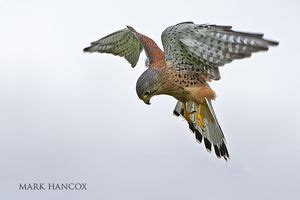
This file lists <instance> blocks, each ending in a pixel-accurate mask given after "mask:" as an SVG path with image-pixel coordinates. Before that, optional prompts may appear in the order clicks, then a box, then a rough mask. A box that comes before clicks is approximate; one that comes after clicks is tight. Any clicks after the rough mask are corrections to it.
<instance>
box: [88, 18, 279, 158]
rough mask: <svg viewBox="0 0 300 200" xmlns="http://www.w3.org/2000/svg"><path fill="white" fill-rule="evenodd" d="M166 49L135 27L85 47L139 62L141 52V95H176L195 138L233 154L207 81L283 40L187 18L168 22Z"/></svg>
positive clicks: (223, 154)
mask: <svg viewBox="0 0 300 200" xmlns="http://www.w3.org/2000/svg"><path fill="white" fill-rule="evenodd" d="M161 40H162V44H163V49H164V51H163V50H161V49H160V48H159V47H158V45H157V44H156V43H155V42H154V41H153V40H152V39H150V38H149V37H147V36H145V35H143V34H141V33H139V32H137V31H136V30H135V29H134V28H132V27H130V26H127V28H125V29H122V30H119V31H116V32H114V33H111V34H110V35H107V36H106V37H103V38H101V39H99V40H97V41H95V42H92V43H91V45H90V46H89V47H87V48H85V49H84V52H91V53H92V52H100V53H110V54H113V55H118V56H121V57H124V58H125V59H126V60H127V61H128V62H129V63H130V64H131V66H132V67H135V66H136V64H137V62H138V60H139V56H140V53H141V52H142V51H143V50H144V51H145V53H146V56H147V59H146V66H147V69H146V70H145V72H144V73H143V74H142V75H141V76H140V77H139V79H138V81H137V83H136V92H137V95H138V97H139V98H140V99H141V100H143V101H144V102H145V103H146V104H150V99H151V97H153V96H155V95H161V94H165V95H170V96H173V97H175V98H176V99H177V100H178V101H177V104H176V106H175V109H174V111H173V113H174V114H175V115H176V116H183V117H184V118H185V120H186V121H187V122H188V125H189V128H190V129H191V130H192V131H193V132H194V133H195V137H196V140H197V141H198V142H199V143H201V141H202V140H203V141H204V142H203V143H204V146H205V148H206V149H207V150H208V151H211V149H212V147H213V148H214V151H215V154H216V155H217V157H219V158H221V157H223V158H224V159H225V160H227V159H229V153H228V150H227V147H226V141H225V137H224V134H223V132H222V129H221V127H220V125H219V123H218V120H217V117H216V114H215V112H214V110H213V107H212V103H211V100H214V99H215V97H216V94H215V92H214V91H213V90H212V89H211V87H210V86H209V84H208V82H210V81H212V80H219V79H220V78H221V77H220V72H219V67H221V66H223V65H225V64H227V63H230V62H231V61H233V60H235V59H242V58H247V57H250V56H251V54H252V53H254V52H258V51H267V50H268V48H269V46H276V45H278V44H279V43H278V42H276V41H271V40H267V39H264V38H263V34H259V33H247V32H239V31H234V30H232V27H231V26H220V25H214V24H200V25H199V24H194V23H193V22H183V23H179V24H176V25H174V26H170V27H168V28H166V29H165V30H164V31H163V33H162V35H161Z"/></svg>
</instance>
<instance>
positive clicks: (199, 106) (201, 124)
mask: <svg viewBox="0 0 300 200" xmlns="http://www.w3.org/2000/svg"><path fill="white" fill-rule="evenodd" d="M196 117H197V121H198V124H199V126H200V127H201V128H202V129H203V128H204V123H203V120H202V116H201V104H198V105H197V115H196Z"/></svg>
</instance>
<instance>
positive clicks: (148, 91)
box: [136, 68, 160, 105]
mask: <svg viewBox="0 0 300 200" xmlns="http://www.w3.org/2000/svg"><path fill="white" fill-rule="evenodd" d="M159 76H160V71H159V70H157V69H153V68H148V69H147V70H146V71H145V72H144V73H143V74H142V75H141V76H140V77H139V79H138V80H137V83H136V93H137V95H138V97H139V98H140V99H141V100H143V101H144V102H145V104H148V105H150V99H151V97H152V96H154V95H156V94H157V92H158V90H159V87H160V85H159V81H158V80H159Z"/></svg>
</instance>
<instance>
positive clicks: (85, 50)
mask: <svg viewBox="0 0 300 200" xmlns="http://www.w3.org/2000/svg"><path fill="white" fill-rule="evenodd" d="M90 48H91V47H86V48H84V49H83V52H89V50H90Z"/></svg>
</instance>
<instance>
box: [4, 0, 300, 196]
mask: <svg viewBox="0 0 300 200" xmlns="http://www.w3.org/2000/svg"><path fill="white" fill-rule="evenodd" d="M299 9H300V3H299V1H296V0H294V1H293V0H291V1H271V0H270V1H259V0H253V1H241V0H227V1H199V0H197V1H157V2H155V1H147V2H142V1H138V0H137V1H119V2H117V1H102V0H95V1H57V0H52V1H38V0H37V1H30V0H27V1H21V0H19V1H14V0H0V24H1V34H0V35H1V37H0V44H1V46H0V47H1V48H0V55H1V58H0V95H1V96H0V135H1V139H0V152H1V159H0V168H1V170H0V198H1V199H13V200H15V199H26V200H27V199H28V200H29V199H30V200H35V199H43V200H47V199H75V200H76V199H105V200H110V199H111V200H114V199H128V200H135V199H136V200H141V199H143V200H144V199H145V200H148V199H149V200H150V199H151V200H152V199H164V200H165V199H173V200H175V199H178V200H182V199H189V200H194V199H206V200H210V199H226V200H227V199H228V200H232V199H244V200H247V199H249V200H250V199H251V200H252V199H256V200H260V199H264V200H265V199H272V200H274V199H295V198H297V196H298V195H299V194H298V193H299V189H300V188H299V187H300V175H299V169H300V156H299V152H300V136H299V128H300V127H299V123H300V121H299V111H300V106H299V102H300V95H299V93H298V90H299V86H300V81H299V73H300V68H299V62H298V61H297V60H298V58H299V55H300V54H299V53H300V44H299V35H300V28H299V25H298V24H299V17H300V14H299ZM183 21H194V22H195V23H216V24H225V25H232V26H233V27H234V29H235V30H241V31H253V32H263V33H265V37H266V38H269V39H275V40H279V41H280V45H279V46H278V47H276V48H272V49H270V51H269V52H267V53H258V54H254V55H253V57H252V58H250V59H244V60H239V61H235V62H233V63H232V64H229V65H226V66H225V67H223V68H222V69H221V76H222V79H221V80H220V81H217V82H214V83H212V84H211V86H212V87H213V88H214V89H215V91H216V92H217V96H218V97H217V100H216V101H215V102H213V103H214V107H215V111H216V114H217V116H218V119H219V121H220V124H221V126H222V128H223V131H224V133H225V136H226V139H227V146H228V150H229V153H230V155H231V159H230V161H229V162H225V161H224V160H220V159H217V158H216V157H215V155H214V154H210V153H207V152H206V150H205V148H204V147H203V144H201V145H199V144H198V143H197V142H196V141H195V139H194V136H193V135H192V134H191V133H190V131H189V129H188V127H187V124H186V122H184V120H183V119H180V118H176V117H175V116H173V115H172V111H173V108H174V106H175V103H176V101H175V99H173V98H171V97H168V96H159V97H155V98H154V99H153V100H152V104H151V106H147V105H145V104H144V103H143V102H142V101H140V100H139V99H138V97H137V95H136V92H135V83H136V80H137V78H138V77H139V75H140V74H141V73H142V72H143V71H144V70H145V67H144V59H145V55H144V54H142V56H141V59H140V62H139V63H138V66H137V67H136V68H135V69H132V68H131V67H130V65H129V64H128V63H127V62H126V61H125V60H124V59H122V58H119V57H114V56H111V55H100V54H84V53H82V49H83V48H84V47H86V46H87V45H89V42H91V41H94V40H96V39H99V38H100V37H103V36H105V35H107V34H109V33H111V32H113V31H116V30H119V29H122V28H124V27H125V25H131V26H133V27H135V28H136V30H138V31H140V32H141V33H144V34H146V35H148V36H150V37H152V38H153V39H154V40H155V41H156V42H157V43H158V44H159V45H160V46H161V42H160V35H161V32H162V31H163V30H164V28H166V27H167V26H170V25H173V24H176V23H179V22H183ZM30 182H58V183H63V182H87V187H88V190H87V191H84V192H81V191H77V192H69V191H60V192H57V191H42V192H34V191H19V190H18V184H19V183H30Z"/></svg>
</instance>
